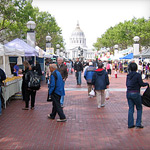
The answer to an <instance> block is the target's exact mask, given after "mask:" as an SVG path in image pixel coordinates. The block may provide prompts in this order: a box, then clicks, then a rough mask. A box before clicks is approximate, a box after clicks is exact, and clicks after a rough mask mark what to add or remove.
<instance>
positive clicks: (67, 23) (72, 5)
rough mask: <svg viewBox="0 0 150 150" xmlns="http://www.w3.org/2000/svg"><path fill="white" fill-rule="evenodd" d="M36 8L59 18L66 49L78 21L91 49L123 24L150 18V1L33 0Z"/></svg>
mask: <svg viewBox="0 0 150 150" xmlns="http://www.w3.org/2000/svg"><path fill="white" fill-rule="evenodd" d="M33 6H35V7H38V8H39V10H40V11H48V12H49V13H50V14H51V15H52V16H54V17H55V19H56V22H57V24H58V26H59V27H61V29H62V36H63V38H64V41H65V43H66V48H67V47H68V45H69V38H70V37H71V33H72V32H73V31H74V30H75V28H76V25H77V21H79V25H80V28H81V30H82V31H83V32H84V34H85V37H86V44H87V47H88V48H89V49H90V48H93V46H92V45H93V43H95V42H96V41H97V38H98V37H101V35H102V34H104V33H105V32H106V31H107V29H108V28H110V27H114V26H115V25H117V24H119V22H124V21H125V20H131V19H132V18H133V17H136V18H142V17H144V18H145V19H148V18H149V17H150V0H33Z"/></svg>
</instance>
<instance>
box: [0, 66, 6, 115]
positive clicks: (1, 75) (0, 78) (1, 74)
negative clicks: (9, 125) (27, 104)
mask: <svg viewBox="0 0 150 150" xmlns="http://www.w3.org/2000/svg"><path fill="white" fill-rule="evenodd" d="M5 79H6V74H5V72H4V71H3V70H2V69H1V68H0V115H1V114H2V106H1V105H2V102H1V96H2V95H1V90H2V89H1V86H2V81H3V80H5Z"/></svg>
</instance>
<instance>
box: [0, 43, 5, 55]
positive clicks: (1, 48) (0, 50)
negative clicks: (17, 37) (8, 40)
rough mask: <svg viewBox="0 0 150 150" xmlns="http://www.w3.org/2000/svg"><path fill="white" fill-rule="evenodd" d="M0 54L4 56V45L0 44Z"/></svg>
mask: <svg viewBox="0 0 150 150" xmlns="http://www.w3.org/2000/svg"><path fill="white" fill-rule="evenodd" d="M0 56H4V45H2V44H0Z"/></svg>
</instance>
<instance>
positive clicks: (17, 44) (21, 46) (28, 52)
mask: <svg viewBox="0 0 150 150" xmlns="http://www.w3.org/2000/svg"><path fill="white" fill-rule="evenodd" d="M5 46H6V48H7V49H8V48H14V49H17V50H20V51H23V50H24V52H25V56H38V53H37V51H36V49H35V48H33V47H31V46H30V45H28V44H27V43H26V42H24V41H23V40H20V39H18V38H17V39H14V40H12V41H11V42H8V43H7V44H5Z"/></svg>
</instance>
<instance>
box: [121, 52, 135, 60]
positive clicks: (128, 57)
mask: <svg viewBox="0 0 150 150" xmlns="http://www.w3.org/2000/svg"><path fill="white" fill-rule="evenodd" d="M132 58H133V53H130V54H128V55H126V56H124V57H121V58H119V59H132Z"/></svg>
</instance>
